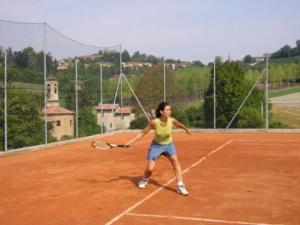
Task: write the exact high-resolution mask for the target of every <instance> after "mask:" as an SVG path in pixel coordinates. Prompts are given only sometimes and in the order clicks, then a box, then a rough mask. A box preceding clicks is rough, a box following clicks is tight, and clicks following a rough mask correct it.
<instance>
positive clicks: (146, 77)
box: [134, 64, 180, 112]
mask: <svg viewBox="0 0 300 225" xmlns="http://www.w3.org/2000/svg"><path fill="white" fill-rule="evenodd" d="M163 84H164V83H163V65H162V64H159V65H155V66H153V67H150V68H148V69H146V70H145V72H144V74H143V75H141V76H140V77H139V78H138V80H137V82H136V85H135V87H134V91H135V93H136V95H137V96H138V97H139V99H140V100H141V102H142V104H143V105H144V106H145V109H146V111H147V112H150V111H151V109H155V108H156V107H157V105H158V103H159V102H160V101H162V100H163V93H164V92H163V89H164V86H163ZM166 86H167V100H168V101H170V102H172V101H173V100H174V99H175V98H176V97H177V96H180V93H178V92H177V88H176V83H175V75H174V71H173V70H169V69H167V71H166ZM138 110H139V109H138Z"/></svg>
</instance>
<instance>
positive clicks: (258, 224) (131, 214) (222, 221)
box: [126, 213, 280, 225]
mask: <svg viewBox="0 0 300 225" xmlns="http://www.w3.org/2000/svg"><path fill="white" fill-rule="evenodd" d="M126 215H127V216H139V217H152V218H153V217H155V218H164V219H176V220H190V221H204V222H214V223H230V224H242V225H280V224H272V223H249V222H243V221H228V220H215V219H207V218H199V217H183V216H164V215H150V214H137V213H127V214H126Z"/></svg>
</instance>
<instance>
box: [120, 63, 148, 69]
mask: <svg viewBox="0 0 300 225" xmlns="http://www.w3.org/2000/svg"><path fill="white" fill-rule="evenodd" d="M122 66H123V67H124V68H132V69H137V68H142V67H152V63H148V62H123V63H122Z"/></svg>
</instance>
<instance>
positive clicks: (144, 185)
mask: <svg viewBox="0 0 300 225" xmlns="http://www.w3.org/2000/svg"><path fill="white" fill-rule="evenodd" d="M148 182H149V180H145V179H142V180H140V182H139V184H138V187H139V188H141V189H144V188H146V186H147V185H148Z"/></svg>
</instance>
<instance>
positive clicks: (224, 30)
mask: <svg viewBox="0 0 300 225" xmlns="http://www.w3.org/2000/svg"><path fill="white" fill-rule="evenodd" d="M0 5H1V7H0V19H4V20H12V21H19V22H33V23H43V22H47V23H48V24H49V25H50V26H52V27H54V28H55V29H56V30H58V31H59V32H61V33H62V34H64V35H66V36H68V37H70V38H72V39H74V40H77V41H79V42H82V43H86V44H90V45H96V46H112V45H119V44H121V45H122V48H123V49H127V50H128V51H129V52H130V54H131V55H132V54H133V53H134V52H135V51H140V52H142V53H146V54H153V55H156V56H161V57H165V58H173V59H181V60H188V61H193V60H200V61H202V62H203V63H208V62H210V61H213V59H214V57H215V56H222V57H223V58H228V57H229V56H230V58H231V59H242V58H243V57H244V56H245V55H247V54H250V55H252V56H261V55H263V54H264V53H270V52H274V51H277V50H278V49H279V48H281V47H282V46H284V45H285V44H288V45H290V46H291V47H294V46H295V45H296V44H295V42H296V40H299V39H300V13H299V9H300V1H299V0H281V1H279V0H251V1H246V0H126V1H121V0H106V1H102V0H86V1H82V0H81V1H79V0H43V1H41V0H0ZM0 41H1V38H0Z"/></svg>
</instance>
